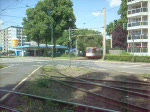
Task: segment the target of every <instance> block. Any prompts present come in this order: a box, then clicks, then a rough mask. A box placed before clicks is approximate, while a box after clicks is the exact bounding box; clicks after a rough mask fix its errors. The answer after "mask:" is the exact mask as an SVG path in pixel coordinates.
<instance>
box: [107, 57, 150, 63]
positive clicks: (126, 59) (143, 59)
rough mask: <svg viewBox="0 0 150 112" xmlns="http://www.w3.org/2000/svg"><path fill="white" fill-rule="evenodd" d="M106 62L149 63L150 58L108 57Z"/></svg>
mask: <svg viewBox="0 0 150 112" xmlns="http://www.w3.org/2000/svg"><path fill="white" fill-rule="evenodd" d="M106 60H114V61H127V62H145V63H149V62H150V56H133V55H106Z"/></svg>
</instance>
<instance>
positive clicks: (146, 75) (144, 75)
mask: <svg viewBox="0 0 150 112" xmlns="http://www.w3.org/2000/svg"><path fill="white" fill-rule="evenodd" d="M142 77H144V78H150V74H143V75H142Z"/></svg>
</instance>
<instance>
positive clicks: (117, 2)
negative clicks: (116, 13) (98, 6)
mask: <svg viewBox="0 0 150 112" xmlns="http://www.w3.org/2000/svg"><path fill="white" fill-rule="evenodd" d="M106 1H107V2H109V3H110V7H117V6H119V5H120V4H121V0H106Z"/></svg>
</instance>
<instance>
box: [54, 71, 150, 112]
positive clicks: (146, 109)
mask: <svg viewBox="0 0 150 112" xmlns="http://www.w3.org/2000/svg"><path fill="white" fill-rule="evenodd" d="M55 71H56V72H57V73H59V74H61V75H62V76H65V77H67V78H72V79H76V80H80V81H83V82H89V83H93V82H90V81H86V80H83V79H78V78H76V77H70V76H67V75H65V74H63V73H60V72H59V71H58V70H56V69H55ZM93 84H94V83H93ZM98 85H102V86H105V85H103V84H98ZM105 87H110V86H105ZM110 88H113V87H110ZM81 90H82V89H81ZM118 90H119V88H118ZM120 90H123V89H120ZM89 93H91V92H89ZM91 94H94V93H91ZM96 95H97V94H96ZM98 96H99V97H101V98H105V99H107V100H110V101H114V102H116V103H118V104H122V105H124V106H125V105H128V108H130V109H136V111H138V110H140V111H139V112H147V111H149V110H150V109H148V108H144V107H139V106H136V105H133V104H127V103H125V102H122V101H118V100H115V99H111V98H109V97H106V96H103V95H99V94H98Z"/></svg>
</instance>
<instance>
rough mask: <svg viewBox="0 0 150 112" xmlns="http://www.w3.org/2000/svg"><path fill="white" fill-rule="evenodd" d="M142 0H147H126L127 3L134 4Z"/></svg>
mask: <svg viewBox="0 0 150 112" xmlns="http://www.w3.org/2000/svg"><path fill="white" fill-rule="evenodd" d="M143 1H148V0H128V2H127V5H130V4H135V3H138V2H143Z"/></svg>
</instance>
